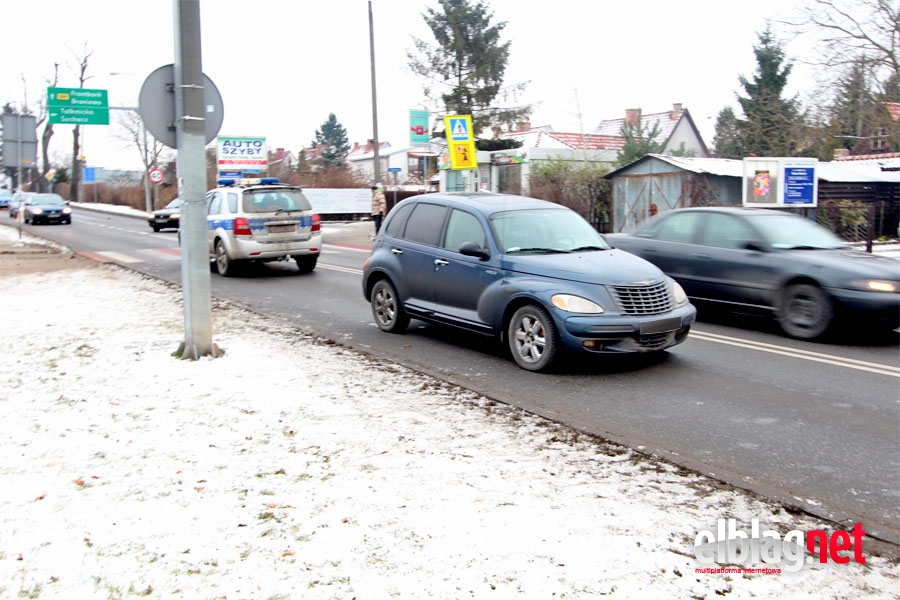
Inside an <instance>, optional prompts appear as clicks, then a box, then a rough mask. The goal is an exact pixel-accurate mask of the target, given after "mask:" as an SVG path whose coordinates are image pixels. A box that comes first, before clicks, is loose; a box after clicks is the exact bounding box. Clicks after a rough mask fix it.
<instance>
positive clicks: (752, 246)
mask: <svg viewBox="0 0 900 600" xmlns="http://www.w3.org/2000/svg"><path fill="white" fill-rule="evenodd" d="M744 248H745V249H746V250H754V251H756V252H765V251H766V248H765V246H764V245H763V243H762V242H756V241H753V240H750V241H749V242H747V243H746V244H744Z"/></svg>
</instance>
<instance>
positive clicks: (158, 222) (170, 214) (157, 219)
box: [147, 198, 181, 231]
mask: <svg viewBox="0 0 900 600" xmlns="http://www.w3.org/2000/svg"><path fill="white" fill-rule="evenodd" d="M180 207H181V201H180V200H179V199H178V198H175V199H174V200H172V201H171V202H169V203H168V204H166V206H165V208H160V209H159V210H154V211H153V212H152V213H148V214H147V223H148V224H149V225H150V227H151V228H153V231H159V230H160V229H178V226H179V223H180V222H181V209H180Z"/></svg>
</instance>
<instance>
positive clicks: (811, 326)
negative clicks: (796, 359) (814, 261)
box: [778, 283, 832, 340]
mask: <svg viewBox="0 0 900 600" xmlns="http://www.w3.org/2000/svg"><path fill="white" fill-rule="evenodd" d="M831 319H832V309H831V302H830V301H829V300H828V296H827V295H826V294H825V292H824V291H822V289H821V288H819V287H816V286H814V285H810V284H807V283H801V284H796V285H792V286H789V287H788V288H787V289H785V290H784V293H783V294H782V297H781V305H780V307H779V310H778V323H779V325H781V330H782V331H784V333H786V334H787V335H789V336H791V337H794V338H798V339H801V340H811V339H814V338H817V337H819V336H821V335H822V334H823V333H825V332H826V331H827V330H828V327H829V325H831Z"/></svg>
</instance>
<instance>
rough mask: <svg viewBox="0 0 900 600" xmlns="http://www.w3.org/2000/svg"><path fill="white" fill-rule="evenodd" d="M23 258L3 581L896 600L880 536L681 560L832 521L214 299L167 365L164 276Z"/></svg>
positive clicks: (166, 593)
mask: <svg viewBox="0 0 900 600" xmlns="http://www.w3.org/2000/svg"><path fill="white" fill-rule="evenodd" d="M348 229H353V228H348ZM356 233H358V232H356ZM15 234H16V230H15V229H12V228H9V227H5V226H3V227H0V240H2V244H3V245H9V244H13V245H15V244H16V243H17V242H16V241H15V240H14V239H10V238H11V236H14V235H15ZM26 243H28V244H32V243H34V244H37V245H40V243H39V241H37V240H33V239H29V240H26ZM34 256H35V257H45V258H35V259H33V260H29V261H28V264H29V265H31V267H32V270H31V271H29V272H10V271H9V270H8V269H6V268H5V265H6V264H7V261H11V260H16V259H18V257H16V256H12V255H7V254H0V302H2V305H3V306H4V307H7V308H10V307H18V310H17V312H16V313H15V315H16V316H15V317H13V316H12V313H9V314H7V317H6V318H5V320H4V335H3V341H4V348H5V353H4V360H3V361H2V371H0V373H2V378H3V379H2V380H3V382H4V385H3V386H0V406H2V408H3V415H4V418H3V421H2V424H0V465H2V467H0V489H2V490H3V492H2V494H0V530H2V531H3V532H4V535H2V536H0V596H3V597H5V596H6V595H9V596H10V597H18V596H28V597H33V598H41V599H47V598H60V599H66V600H69V599H71V598H79V599H81V598H108V597H123V596H126V595H145V596H149V597H159V598H172V597H179V598H213V597H216V598H220V597H221V598H225V597H227V598H239V599H241V598H303V599H308V598H312V599H318V598H321V599H326V598H328V599H330V598H353V597H356V598H379V599H380V598H408V599H414V600H421V599H424V598H439V599H456V598H463V597H469V598H491V599H495V600H496V599H504V600H505V599H507V598H553V597H555V598H563V597H564V598H569V599H570V600H571V599H589V598H590V599H593V598H596V597H598V596H601V595H612V594H615V595H616V596H618V597H622V598H641V599H643V598H649V597H656V598H689V597H691V598H717V597H719V596H720V595H726V594H727V595H728V596H729V597H733V598H758V597H776V596H777V597H781V598H808V597H813V596H814V597H816V598H835V599H837V598H847V597H867V598H895V597H896V596H895V591H896V583H897V581H898V580H900V565H898V564H897V562H896V561H894V560H889V559H884V558H879V557H877V556H873V555H872V554H871V553H872V552H873V550H874V549H875V548H876V547H877V546H876V545H875V544H874V543H871V544H868V545H867V544H865V543H864V546H863V549H864V553H865V555H866V563H865V564H864V565H861V564H857V563H855V562H853V561H851V562H850V563H849V564H835V563H829V564H826V565H819V564H818V563H815V564H808V565H798V566H802V568H801V570H800V571H798V572H796V573H781V574H757V573H754V574H750V573H742V572H724V571H725V570H724V569H720V570H719V571H718V572H717V571H716V570H715V569H714V570H713V571H712V572H701V571H697V570H696V569H698V568H701V567H709V566H710V565H701V564H699V563H698V561H697V559H696V558H695V555H694V548H693V544H694V540H695V537H696V535H697V533H698V532H699V531H702V530H712V531H715V528H716V522H717V520H718V519H720V518H735V519H737V522H738V526H739V527H740V528H741V529H744V530H747V531H749V529H750V523H751V521H752V520H753V519H759V521H760V524H761V527H762V529H763V530H765V529H768V528H773V529H776V530H778V531H779V532H781V534H785V533H786V532H788V531H790V530H799V531H803V532H805V531H810V530H813V529H828V525H827V524H826V523H822V522H820V521H818V520H815V519H812V518H808V517H805V516H803V515H797V514H795V513H793V512H790V511H786V510H784V509H783V508H781V507H780V506H778V505H777V504H773V503H770V502H767V501H765V500H763V499H760V498H758V497H755V496H752V495H750V494H747V493H745V492H743V491H741V490H737V489H733V488H729V487H728V486H724V485H721V484H719V483H717V482H716V481H714V480H710V479H707V478H705V477H700V476H696V475H693V474H691V473H688V472H685V471H683V470H682V469H680V468H678V467H674V466H672V465H670V464H667V463H665V462H661V461H657V460H655V459H653V458H650V457H645V456H642V455H641V454H639V453H636V452H634V451H631V450H628V449H626V448H623V447H619V446H615V445H612V444H608V443H605V442H603V441H602V440H599V439H596V438H592V437H589V436H585V435H582V434H579V433H578V432H576V431H574V430H571V429H568V428H565V427H562V426H559V425H556V424H554V423H552V422H549V421H546V420H543V419H541V418H538V417H535V416H532V415H529V414H527V413H525V412H523V411H521V410H518V409H515V408H512V407H509V406H506V405H501V404H498V403H496V402H493V401H492V400H491V399H489V398H486V397H483V396H480V395H478V394H476V393H473V392H470V391H468V390H465V389H462V388H458V387H455V386H452V385H449V384H447V383H445V382H442V381H440V380H437V379H432V378H430V377H427V376H424V375H421V374H419V373H416V372H413V371H410V370H408V369H406V368H403V367H399V366H397V365H395V364H392V363H388V362H384V361H380V360H377V359H374V358H372V357H369V356H366V355H362V354H359V353H356V352H354V351H351V350H348V349H346V348H342V347H340V346H338V345H336V344H334V343H333V342H331V341H328V340H320V339H315V338H312V337H310V336H307V335H305V334H303V333H302V332H299V331H296V330H294V329H291V328H289V327H287V326H284V325H281V324H279V323H278V322H275V321H271V320H268V319H265V318H262V317H260V316H258V315H255V314H251V313H248V312H245V311H242V310H240V309H237V308H234V307H231V306H228V305H226V304H224V303H219V302H217V303H216V305H215V309H214V316H213V320H214V331H215V341H216V343H217V344H218V345H219V346H220V347H222V348H223V349H224V350H225V356H224V357H222V358H218V359H204V360H200V361H196V362H189V361H181V360H178V359H176V358H173V357H172V356H171V354H172V352H173V351H174V350H175V349H176V347H177V345H178V343H179V342H180V341H181V340H182V339H183V309H182V307H181V304H180V294H179V293H178V292H177V288H176V287H173V286H171V285H168V284H165V283H161V282H159V281H156V280H154V279H151V278H147V277H145V276H142V275H139V274H137V273H134V272H131V271H127V270H125V269H122V268H119V267H115V266H112V265H98V264H97V263H93V262H91V261H88V260H85V259H80V258H76V259H70V258H59V256H61V255H56V256H57V258H56V259H55V260H65V261H68V263H67V264H75V265H78V268H70V269H67V270H62V271H55V272H47V271H45V270H43V269H42V268H41V266H42V265H43V264H47V262H45V261H52V260H54V259H53V258H46V256H48V255H47V254H34ZM62 256H64V255H62ZM412 351H414V349H412ZM711 566H713V567H715V566H717V565H711ZM758 566H762V567H765V566H768V565H758ZM776 566H777V565H776ZM783 566H787V565H783Z"/></svg>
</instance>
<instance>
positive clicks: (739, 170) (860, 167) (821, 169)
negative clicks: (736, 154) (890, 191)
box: [607, 154, 900, 183]
mask: <svg viewBox="0 0 900 600" xmlns="http://www.w3.org/2000/svg"><path fill="white" fill-rule="evenodd" d="M648 158H656V159H658V160H661V161H664V162H667V163H669V164H670V165H673V166H675V167H678V168H679V169H684V170H685V171H691V172H692V173H707V174H710V175H720V176H723V177H743V176H744V161H742V160H734V159H729V158H688V157H681V156H665V155H663V154H647V155H646V156H644V157H643V158H641V159H639V160H637V161H635V162H633V163H631V164H629V165H626V166H624V167H622V168H620V169H617V170H616V171H613V172H612V173H609V174H608V175H607V177H611V176H613V175H615V174H616V173H618V172H619V171H623V170H626V169H628V168H630V167H631V166H633V165H635V164H636V163H638V162H642V161H645V160H647V159H648ZM884 160H885V159H882V160H881V163H883V162H884ZM893 160H895V161H897V160H900V159H893ZM881 163H879V162H878V161H872V162H871V163H868V164H867V163H865V162H862V161H853V162H848V161H832V162H819V163H817V165H816V175H817V177H818V178H819V181H828V182H831V183H876V182H886V183H900V170H898V171H892V170H890V171H885V170H884V169H883V165H882V164H881ZM898 164H900V163H898Z"/></svg>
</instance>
